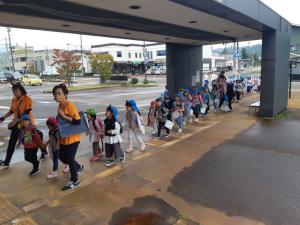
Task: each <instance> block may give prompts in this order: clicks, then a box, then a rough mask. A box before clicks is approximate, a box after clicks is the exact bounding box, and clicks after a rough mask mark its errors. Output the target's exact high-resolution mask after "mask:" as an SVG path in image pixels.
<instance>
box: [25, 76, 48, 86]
mask: <svg viewBox="0 0 300 225" xmlns="http://www.w3.org/2000/svg"><path fill="white" fill-rule="evenodd" d="M22 81H23V84H24V85H42V84H43V81H42V79H41V78H40V77H38V76H37V75H34V74H26V75H24V77H23V80H22Z"/></svg>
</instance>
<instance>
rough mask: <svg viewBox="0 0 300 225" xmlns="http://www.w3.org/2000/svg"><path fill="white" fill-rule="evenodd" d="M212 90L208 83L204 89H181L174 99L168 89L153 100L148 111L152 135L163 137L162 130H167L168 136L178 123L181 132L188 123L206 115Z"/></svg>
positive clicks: (178, 130)
mask: <svg viewBox="0 0 300 225" xmlns="http://www.w3.org/2000/svg"><path fill="white" fill-rule="evenodd" d="M210 99H211V96H210V91H209V87H208V84H207V83H206V84H205V85H204V87H203V88H202V90H201V91H200V90H198V89H197V88H193V89H192V90H191V91H190V90H189V89H179V90H178V93H177V94H176V95H175V99H174V100H173V99H172V98H171V97H170V96H169V93H168V92H167V91H165V92H164V93H163V95H162V96H161V97H160V98H157V99H156V100H155V101H152V102H151V104H150V109H149V112H148V123H147V124H148V126H150V127H152V135H153V136H154V137H156V138H160V137H161V130H162V129H163V128H164V129H165V130H166V136H165V137H168V136H169V135H170V131H171V129H172V127H173V125H174V124H176V125H177V128H178V129H177V132H178V133H181V132H182V129H183V127H184V126H185V125H186V123H192V122H193V116H194V117H195V119H194V120H195V122H198V121H199V119H200V116H201V115H202V117H206V116H207V114H208V112H209V109H210Z"/></svg>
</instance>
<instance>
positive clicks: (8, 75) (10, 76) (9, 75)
mask: <svg viewBox="0 0 300 225" xmlns="http://www.w3.org/2000/svg"><path fill="white" fill-rule="evenodd" d="M4 76H5V78H6V80H7V82H10V83H12V82H15V81H16V79H15V77H14V73H13V72H11V71H5V72H4Z"/></svg>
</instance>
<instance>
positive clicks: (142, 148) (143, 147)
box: [140, 144, 146, 152]
mask: <svg viewBox="0 0 300 225" xmlns="http://www.w3.org/2000/svg"><path fill="white" fill-rule="evenodd" d="M145 148H146V145H145V144H143V145H142V146H141V148H140V150H141V152H143V151H145Z"/></svg>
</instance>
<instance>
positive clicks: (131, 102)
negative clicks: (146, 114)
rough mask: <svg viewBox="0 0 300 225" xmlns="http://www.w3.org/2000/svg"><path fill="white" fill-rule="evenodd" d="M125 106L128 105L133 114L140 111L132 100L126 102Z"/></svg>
mask: <svg viewBox="0 0 300 225" xmlns="http://www.w3.org/2000/svg"><path fill="white" fill-rule="evenodd" d="M126 104H128V105H130V106H131V107H132V109H133V111H134V112H139V111H140V110H139V108H138V106H137V104H136V102H135V101H134V100H133V99H130V100H127V101H126Z"/></svg>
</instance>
